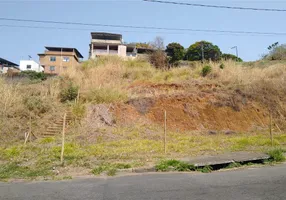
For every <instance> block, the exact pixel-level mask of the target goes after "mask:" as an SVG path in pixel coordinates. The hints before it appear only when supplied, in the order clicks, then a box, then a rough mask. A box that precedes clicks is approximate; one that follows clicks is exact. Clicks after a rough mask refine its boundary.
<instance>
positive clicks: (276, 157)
mask: <svg viewBox="0 0 286 200" xmlns="http://www.w3.org/2000/svg"><path fill="white" fill-rule="evenodd" d="M268 155H269V156H270V161H272V162H284V161H285V160H286V159H285V156H284V154H283V150H282V149H281V148H275V149H272V150H270V151H269V152H268Z"/></svg>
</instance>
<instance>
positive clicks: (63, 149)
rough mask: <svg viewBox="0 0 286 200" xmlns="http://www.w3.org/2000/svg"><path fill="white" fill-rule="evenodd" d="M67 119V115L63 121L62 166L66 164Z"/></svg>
mask: <svg viewBox="0 0 286 200" xmlns="http://www.w3.org/2000/svg"><path fill="white" fill-rule="evenodd" d="M66 118H67V114H66V113H65V114H64V120H63V133H62V134H63V135H62V151H61V164H62V165H63V164H64V151H65V131H66Z"/></svg>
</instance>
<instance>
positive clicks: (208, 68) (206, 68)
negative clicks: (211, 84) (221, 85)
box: [202, 65, 212, 77]
mask: <svg viewBox="0 0 286 200" xmlns="http://www.w3.org/2000/svg"><path fill="white" fill-rule="evenodd" d="M211 71H212V67H211V66H209V65H206V66H204V67H203V69H202V76H203V77H205V76H207V75H208V74H209V73H211Z"/></svg>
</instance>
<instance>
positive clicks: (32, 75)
mask: <svg viewBox="0 0 286 200" xmlns="http://www.w3.org/2000/svg"><path fill="white" fill-rule="evenodd" d="M20 75H22V76H27V77H28V78H29V79H30V80H42V81H43V80H46V79H47V75H46V74H44V73H43V72H35V71H23V72H21V73H20Z"/></svg>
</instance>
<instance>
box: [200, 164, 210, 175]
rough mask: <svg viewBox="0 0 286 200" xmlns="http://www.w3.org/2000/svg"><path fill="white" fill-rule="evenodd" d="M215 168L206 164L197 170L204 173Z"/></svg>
mask: <svg viewBox="0 0 286 200" xmlns="http://www.w3.org/2000/svg"><path fill="white" fill-rule="evenodd" d="M212 170H213V168H212V167H211V166H208V165H207V166H204V167H203V168H197V171H200V172H202V173H211V172H212Z"/></svg>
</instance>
